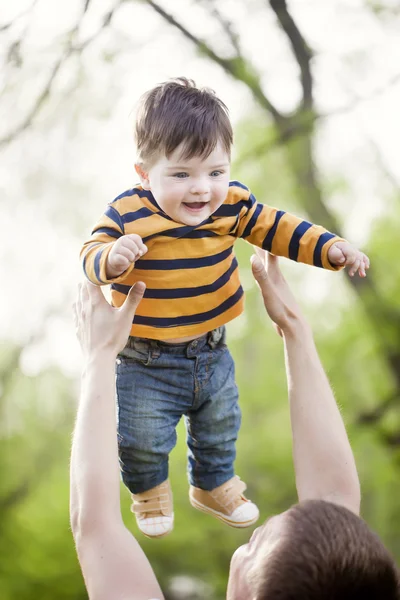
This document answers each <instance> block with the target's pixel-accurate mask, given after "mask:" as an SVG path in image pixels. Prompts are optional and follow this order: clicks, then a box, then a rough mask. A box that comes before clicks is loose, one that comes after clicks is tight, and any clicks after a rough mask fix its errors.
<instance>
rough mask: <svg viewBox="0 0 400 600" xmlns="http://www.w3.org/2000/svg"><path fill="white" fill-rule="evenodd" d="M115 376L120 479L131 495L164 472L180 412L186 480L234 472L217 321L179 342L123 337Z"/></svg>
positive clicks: (232, 423) (233, 434) (229, 371)
mask: <svg viewBox="0 0 400 600" xmlns="http://www.w3.org/2000/svg"><path fill="white" fill-rule="evenodd" d="M116 383H117V401H118V443H119V455H120V464H121V471H122V478H123V481H124V483H125V485H126V486H127V487H128V488H129V490H130V491H131V492H132V493H133V494H138V493H140V492H145V491H147V490H149V489H151V488H153V487H155V486H156V485H159V484H160V483H162V482H163V481H165V480H166V479H167V478H168V455H169V453H170V452H171V450H172V449H173V447H174V446H175V444H176V426H177V424H178V423H179V421H180V419H181V417H182V415H183V416H184V418H185V424H186V431H187V445H188V473H189V481H190V483H191V484H192V485H194V486H196V487H199V488H201V489H203V490H212V489H214V488H216V487H218V486H220V485H222V484H223V483H225V482H226V481H228V480H229V479H231V478H232V477H233V476H234V469H233V463H234V460H235V456H236V451H235V442H236V439H237V434H238V431H239V427H240V421H241V413H240V408H239V404H238V391H237V387H236V383H235V368H234V363H233V359H232V356H231V354H230V352H229V350H228V348H227V346H226V344H225V327H220V328H218V329H215V330H214V331H211V332H210V333H208V334H206V335H204V336H202V337H201V338H198V339H196V340H193V341H192V342H189V343H183V344H167V343H165V342H159V341H157V340H149V339H144V338H135V337H130V338H129V340H128V344H127V345H126V347H125V348H124V350H123V351H122V352H121V353H120V355H119V359H118V360H117V378H116Z"/></svg>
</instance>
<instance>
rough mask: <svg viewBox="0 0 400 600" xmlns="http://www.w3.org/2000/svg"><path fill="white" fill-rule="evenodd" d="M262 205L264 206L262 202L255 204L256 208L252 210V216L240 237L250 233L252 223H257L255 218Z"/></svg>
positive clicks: (245, 236)
mask: <svg viewBox="0 0 400 600" xmlns="http://www.w3.org/2000/svg"><path fill="white" fill-rule="evenodd" d="M263 206H264V205H263V204H257V206H256V210H255V211H254V213H253V216H252V217H251V219H250V221H249V222H248V223H247V225H246V229H245V230H244V231H243V233H242V235H241V237H242V238H247V237H248V236H249V235H250V234H251V231H252V229H253V227H254V225H255V224H256V223H257V219H258V217H259V215H260V212H261V211H262V209H263Z"/></svg>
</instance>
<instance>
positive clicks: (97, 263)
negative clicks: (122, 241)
mask: <svg viewBox="0 0 400 600" xmlns="http://www.w3.org/2000/svg"><path fill="white" fill-rule="evenodd" d="M103 250H104V248H102V249H101V250H99V251H98V252H97V254H96V256H95V257H94V272H95V275H96V277H97V280H98V281H99V282H100V283H104V281H102V280H101V279H100V260H101V255H102V254H103Z"/></svg>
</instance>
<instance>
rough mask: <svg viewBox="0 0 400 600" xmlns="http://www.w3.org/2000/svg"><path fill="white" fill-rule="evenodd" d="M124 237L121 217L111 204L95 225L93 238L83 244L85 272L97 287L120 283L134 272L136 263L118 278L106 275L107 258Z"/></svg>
mask: <svg viewBox="0 0 400 600" xmlns="http://www.w3.org/2000/svg"><path fill="white" fill-rule="evenodd" d="M123 235H125V234H124V224H123V221H122V218H121V215H120V214H119V212H118V211H117V210H116V209H115V208H114V207H113V206H111V205H110V204H109V205H108V207H107V210H106V211H105V213H104V214H103V215H102V216H101V218H100V219H99V221H98V222H97V224H96V225H95V227H94V229H93V231H92V235H91V237H90V238H89V240H88V241H87V242H85V243H84V244H83V247H82V249H81V251H80V258H81V260H82V265H83V271H84V273H85V275H86V277H87V278H88V279H89V281H91V282H92V283H94V284H95V285H107V284H109V283H118V282H120V281H123V280H124V279H125V277H126V276H127V275H128V274H129V273H130V272H131V271H132V270H133V268H134V266H135V265H134V263H132V264H131V265H130V266H129V267H128V269H127V270H126V271H124V272H123V273H122V274H121V275H119V276H118V277H115V278H113V279H108V278H107V275H106V264H107V257H108V255H109V253H110V250H111V248H112V247H113V245H114V244H115V242H116V240H117V239H119V238H120V237H121V236H123Z"/></svg>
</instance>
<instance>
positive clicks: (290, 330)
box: [280, 316, 313, 339]
mask: <svg viewBox="0 0 400 600" xmlns="http://www.w3.org/2000/svg"><path fill="white" fill-rule="evenodd" d="M280 329H281V331H282V333H283V336H284V337H285V338H292V339H297V338H302V339H304V338H312V337H313V334H312V329H311V327H310V325H309V323H308V322H307V321H306V319H305V318H304V317H303V316H296V317H294V318H291V319H290V320H288V321H287V323H286V324H285V325H284V326H283V327H280Z"/></svg>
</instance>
